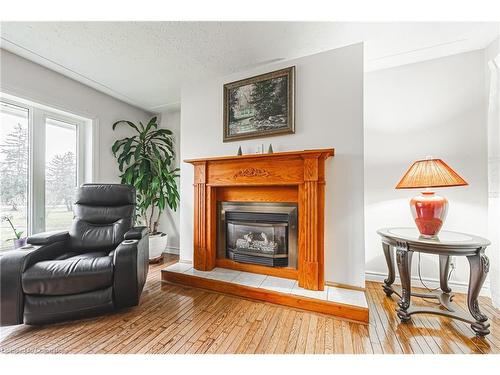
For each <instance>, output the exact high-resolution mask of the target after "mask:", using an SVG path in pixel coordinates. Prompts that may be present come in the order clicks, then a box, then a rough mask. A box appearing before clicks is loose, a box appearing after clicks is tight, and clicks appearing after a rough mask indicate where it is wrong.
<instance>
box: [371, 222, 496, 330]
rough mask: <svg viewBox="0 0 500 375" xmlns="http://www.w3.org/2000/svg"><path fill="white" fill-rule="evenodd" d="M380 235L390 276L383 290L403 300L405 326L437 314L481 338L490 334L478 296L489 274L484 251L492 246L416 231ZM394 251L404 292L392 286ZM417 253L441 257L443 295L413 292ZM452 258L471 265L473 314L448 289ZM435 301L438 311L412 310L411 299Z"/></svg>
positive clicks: (395, 230)
mask: <svg viewBox="0 0 500 375" xmlns="http://www.w3.org/2000/svg"><path fill="white" fill-rule="evenodd" d="M377 233H378V234H379V235H380V236H381V237H382V247H383V250H384V255H385V259H386V261H387V267H388V270H389V275H388V277H387V279H385V280H384V285H383V286H382V288H383V289H384V292H385V294H386V295H387V296H391V295H392V294H393V293H395V294H397V295H398V296H399V297H400V300H399V302H398V309H397V315H398V317H399V319H401V321H402V322H406V321H408V320H410V319H411V315H413V314H438V315H442V316H447V317H450V318H454V319H458V320H461V321H463V322H467V323H470V324H471V328H472V330H473V331H474V332H475V333H476V335H478V336H486V335H487V334H489V333H490V331H489V329H488V328H489V326H490V324H489V323H488V322H487V321H488V317H487V316H486V315H484V314H483V313H482V312H481V310H480V309H479V302H478V296H479V292H480V291H481V287H482V286H483V283H484V280H485V279H486V275H487V274H488V271H489V260H488V257H487V256H486V255H485V253H484V252H485V250H486V247H487V246H488V245H490V242H489V241H488V240H487V239H485V238H481V237H478V236H474V235H470V234H465V233H459V232H450V231H441V232H440V233H439V235H438V236H437V237H435V238H427V237H422V236H421V235H420V233H419V232H418V230H417V229H414V228H384V229H379V230H378V231H377ZM394 249H395V250H396V262H397V265H398V270H399V277H400V279H401V291H399V290H398V289H397V288H395V287H394V286H393V285H392V284H393V283H394V279H395V269H394ZM414 252H420V253H426V254H435V255H439V283H440V289H441V292H438V293H412V292H411V259H412V255H413V253H414ZM451 256H465V257H467V260H468V261H469V265H470V277H469V286H468V292H467V306H468V308H469V312H470V314H467V313H466V312H465V311H462V310H461V309H460V308H459V307H458V306H456V305H455V304H454V303H452V301H453V294H451V288H450V287H449V286H448V272H449V268H450V257H451ZM412 296H414V297H421V298H432V299H436V300H437V301H438V302H439V308H432V307H413V306H412V307H410V305H411V297H412Z"/></svg>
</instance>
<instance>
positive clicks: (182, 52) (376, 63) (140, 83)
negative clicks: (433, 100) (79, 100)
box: [1, 22, 499, 112]
mask: <svg viewBox="0 0 500 375" xmlns="http://www.w3.org/2000/svg"><path fill="white" fill-rule="evenodd" d="M1 26H2V27H1V38H2V39H1V47H2V48H4V49H6V50H9V51H11V52H13V53H15V54H18V55H20V56H23V57H25V58H27V59H29V60H32V61H34V62H37V63H39V64H41V65H43V66H45V67H48V68H50V69H53V70H55V71H57V72H59V73H62V74H64V75H66V76H68V77H71V78H73V79H75V80H77V81H80V82H82V83H84V84H86V85H89V86H91V87H93V88H95V89H97V90H100V91H102V92H104V93H107V94H109V95H112V96H114V97H116V98H118V99H121V100H123V101H125V102H128V103H130V104H133V105H135V106H138V107H140V108H143V109H146V110H149V111H152V112H160V111H164V110H169V109H172V108H178V107H179V100H180V88H181V85H182V83H183V82H187V81H192V80H199V79H203V78H205V77H207V76H211V75H224V74H229V73H233V72H236V71H240V70H245V69H248V68H252V67H255V66H257V65H260V64H265V63H268V62H272V61H276V60H281V59H290V58H295V57H300V56H305V55H309V54H313V53H317V52H321V51H325V50H329V49H333V48H337V47H341V46H345V45H349V44H353V43H357V42H365V70H366V71H372V70H378V69H384V68H389V67H394V66H398V65H404V64H410V63H414V62H417V61H423V60H429V59H433V58H438V57H443V56H447V55H452V54H456V53H461V52H465V51H470V50H476V49H480V48H484V47H485V46H487V45H488V44H489V43H490V42H491V41H492V40H493V39H495V38H496V37H497V36H498V35H499V24H498V23H472V22H461V23H422V22H407V23H394V22H392V23H389V22H388V23H356V22H2V23H1Z"/></svg>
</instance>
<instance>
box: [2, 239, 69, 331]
mask: <svg viewBox="0 0 500 375" xmlns="http://www.w3.org/2000/svg"><path fill="white" fill-rule="evenodd" d="M64 251H67V249H66V246H65V241H54V242H52V243H49V244H45V245H41V246H33V247H31V248H29V249H18V250H11V251H7V252H5V254H3V255H2V256H0V298H1V303H0V326H8V325H14V324H21V323H23V314H24V293H23V289H22V285H21V275H22V273H23V272H24V271H25V270H26V269H28V268H29V267H31V266H32V265H33V264H35V263H37V262H40V261H43V260H50V259H54V258H56V257H58V256H59V255H60V254H62V253H63V252H64Z"/></svg>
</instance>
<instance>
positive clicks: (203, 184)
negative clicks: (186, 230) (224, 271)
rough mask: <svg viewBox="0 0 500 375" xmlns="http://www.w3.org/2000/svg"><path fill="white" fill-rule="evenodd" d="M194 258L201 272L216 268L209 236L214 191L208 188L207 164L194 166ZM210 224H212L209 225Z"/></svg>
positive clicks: (201, 163)
mask: <svg viewBox="0 0 500 375" xmlns="http://www.w3.org/2000/svg"><path fill="white" fill-rule="evenodd" d="M194 166H195V168H194V228H195V231H194V256H193V266H194V268H195V269H197V270H199V271H210V270H211V269H213V268H214V267H215V257H214V256H213V254H212V251H214V250H215V249H214V248H213V246H211V243H210V240H209V239H208V236H207V234H208V233H207V231H209V230H211V226H212V225H213V224H212V223H210V221H211V220H210V217H211V211H212V210H210V206H211V205H212V203H213V202H212V201H211V200H212V199H213V198H212V197H213V195H214V194H213V193H214V192H213V189H212V188H210V187H208V188H207V163H206V162H199V163H195V164H194ZM209 223H210V224H209Z"/></svg>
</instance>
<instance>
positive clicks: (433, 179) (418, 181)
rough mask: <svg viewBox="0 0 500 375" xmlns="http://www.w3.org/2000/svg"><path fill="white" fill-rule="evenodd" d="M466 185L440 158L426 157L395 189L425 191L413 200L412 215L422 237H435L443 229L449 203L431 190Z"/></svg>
mask: <svg viewBox="0 0 500 375" xmlns="http://www.w3.org/2000/svg"><path fill="white" fill-rule="evenodd" d="M464 185H468V184H467V182H466V181H465V180H464V179H463V178H462V177H460V176H459V175H458V173H456V172H455V171H454V170H453V169H451V167H450V166H448V165H447V164H446V163H445V162H444V161H442V160H441V159H433V158H431V157H427V158H426V159H424V160H417V161H416V162H414V163H413V164H412V165H411V167H410V168H409V169H408V171H407V172H406V173H405V174H404V176H403V178H401V181H399V183H398V184H397V186H396V189H414V188H425V190H424V191H423V192H422V193H421V194H420V195H418V196H416V197H414V198H413V199H412V200H411V201H410V208H411V213H412V215H413V219H414V220H415V223H416V224H417V228H418V230H419V231H420V234H421V235H422V236H427V237H434V236H436V235H437V234H438V233H439V230H440V229H441V227H442V226H443V223H444V220H445V218H446V213H447V212H448V200H447V199H446V198H444V197H441V196H439V195H437V194H435V193H434V192H433V191H430V190H429V188H437V187H451V186H464Z"/></svg>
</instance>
